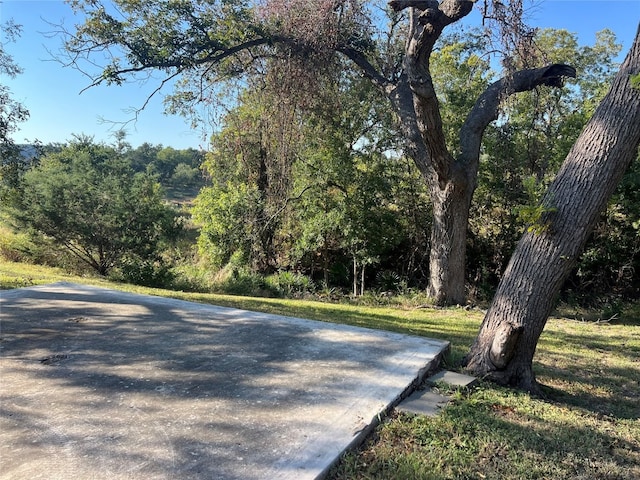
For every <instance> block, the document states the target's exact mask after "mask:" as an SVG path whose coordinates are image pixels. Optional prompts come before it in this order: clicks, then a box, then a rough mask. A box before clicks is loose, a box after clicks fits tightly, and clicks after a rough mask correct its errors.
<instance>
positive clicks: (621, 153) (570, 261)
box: [465, 30, 640, 393]
mask: <svg viewBox="0 0 640 480" xmlns="http://www.w3.org/2000/svg"><path fill="white" fill-rule="evenodd" d="M639 73H640V30H639V31H638V33H637V34H636V39H635V42H634V44H633V46H632V48H631V51H630V52H629V54H628V55H627V58H626V59H625V61H624V63H623V65H622V67H621V69H620V71H619V72H618V74H617V76H616V78H615V80H614V83H613V85H612V87H611V90H610V91H609V92H608V94H607V96H606V97H605V98H604V100H603V101H602V103H601V104H600V106H599V107H598V109H597V110H596V112H595V113H594V115H593V117H592V118H591V120H590V121H589V122H588V123H587V125H586V127H585V128H584V130H583V131H582V133H581V134H580V137H579V138H578V140H577V141H576V143H575V145H574V146H573V148H572V149H571V151H570V152H569V154H568V155H567V158H566V159H565V161H564V163H563V164H562V167H561V168H560V171H559V172H558V174H557V176H556V178H555V180H554V182H553V183H552V185H551V186H550V187H549V191H548V192H547V194H546V196H545V199H544V201H543V205H545V211H544V213H543V215H542V216H541V218H540V219H539V221H538V222H537V224H536V225H535V228H533V229H531V231H530V232H528V233H527V234H525V235H524V236H523V238H522V239H521V240H520V242H519V243H518V246H517V247H516V250H515V252H514V254H513V256H512V258H511V260H510V262H509V265H508V266H507V269H506V271H505V273H504V276H503V278H502V280H501V281H500V285H499V286H498V290H497V292H496V295H495V297H494V299H493V303H492V305H491V307H490V309H489V311H488V312H487V314H486V316H485V318H484V321H483V323H482V325H481V327H480V332H479V333H478V336H477V338H476V340H475V343H474V345H473V346H472V347H471V351H470V352H469V354H468V355H467V357H466V359H465V363H466V368H467V370H468V371H469V372H471V373H473V374H475V375H479V376H483V377H486V378H489V379H492V380H494V381H497V382H498V383H502V384H508V385H512V386H516V387H519V388H522V389H525V390H528V391H532V392H536V393H537V392H538V385H537V383H536V380H535V376H534V374H533V371H532V361H533V355H534V353H535V350H536V345H537V343H538V339H539V338H540V334H541V333H542V330H543V329H544V326H545V324H546V321H547V318H548V316H549V314H550V313H551V310H552V308H553V306H554V303H555V299H556V297H557V295H558V292H559V291H560V288H561V287H562V284H563V283H564V281H565V279H566V278H567V276H568V274H569V273H570V271H571V269H572V267H573V266H574V265H575V263H576V260H577V258H578V255H579V254H580V252H581V251H582V248H583V246H584V244H585V242H586V241H587V238H588V236H589V234H590V233H591V231H592V229H593V226H594V224H595V222H596V221H597V219H598V216H599V214H600V212H601V211H602V209H603V208H604V207H605V206H606V203H607V201H608V199H609V197H610V196H611V194H612V193H613V191H614V190H615V188H616V186H617V185H618V183H619V182H620V179H621V178H622V175H623V174H624V172H625V170H626V169H627V167H628V166H629V164H630V163H631V162H632V161H633V159H634V158H635V157H636V155H637V152H638V145H639V144H640V90H638V89H637V88H634V87H633V86H632V84H631V77H632V75H637V74H639Z"/></svg>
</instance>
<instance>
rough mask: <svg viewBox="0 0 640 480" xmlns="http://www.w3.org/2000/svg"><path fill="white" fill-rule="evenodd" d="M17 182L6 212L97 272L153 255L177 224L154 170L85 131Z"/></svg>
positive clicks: (172, 232) (175, 229)
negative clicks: (140, 169)
mask: <svg viewBox="0 0 640 480" xmlns="http://www.w3.org/2000/svg"><path fill="white" fill-rule="evenodd" d="M22 190H23V193H22V195H21V197H20V198H19V199H16V202H15V204H14V205H13V208H12V210H11V215H12V217H13V220H14V221H15V222H16V223H17V224H18V225H19V226H21V227H23V228H27V229H30V230H31V231H33V232H37V233H38V234H41V235H44V236H45V237H46V238H49V239H52V240H53V241H55V242H56V243H57V244H58V246H59V248H60V249H65V250H66V251H68V252H69V253H71V254H72V255H74V256H75V257H77V258H78V259H79V260H80V261H82V262H84V263H85V264H86V265H88V266H90V267H91V268H93V269H94V270H95V271H96V272H98V273H99V274H101V275H107V274H108V273H109V272H110V271H111V269H112V268H114V267H116V266H121V265H123V262H124V261H125V259H127V258H128V259H129V262H130V263H131V262H132V259H133V258H137V259H139V261H142V262H145V261H149V260H151V259H155V258H157V255H158V251H159V248H161V246H162V244H163V242H166V241H170V240H172V239H173V238H175V236H176V235H177V233H178V232H179V225H178V224H177V223H176V219H175V215H174V212H173V211H172V210H171V209H170V208H169V207H167V206H165V205H164V203H163V197H162V191H161V189H160V185H159V184H158V183H157V181H156V180H155V179H154V177H153V176H151V175H148V174H142V173H137V174H135V173H134V172H133V171H132V169H131V167H130V164H129V162H128V161H127V160H126V159H124V158H123V157H122V156H121V155H120V154H118V153H117V152H116V151H115V150H114V149H112V148H110V147H106V146H104V145H95V144H93V143H92V142H91V141H90V139H86V138H80V139H78V140H77V141H76V143H72V144H71V145H69V146H67V147H65V148H63V149H62V150H61V151H59V152H57V153H51V154H47V155H45V156H44V157H43V158H42V159H41V161H40V163H39V165H37V166H35V167H33V168H32V169H30V170H29V171H28V172H26V173H25V174H24V177H23V180H22ZM133 199H135V200H134V201H132V200H133Z"/></svg>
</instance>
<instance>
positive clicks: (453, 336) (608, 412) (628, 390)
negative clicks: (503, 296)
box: [0, 262, 640, 480]
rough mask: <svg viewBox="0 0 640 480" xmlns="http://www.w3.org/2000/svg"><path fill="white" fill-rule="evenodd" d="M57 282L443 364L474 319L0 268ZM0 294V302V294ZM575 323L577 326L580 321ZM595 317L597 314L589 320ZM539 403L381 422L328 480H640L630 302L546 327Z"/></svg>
mask: <svg viewBox="0 0 640 480" xmlns="http://www.w3.org/2000/svg"><path fill="white" fill-rule="evenodd" d="M54 281H67V282H76V283H85V284H92V285H98V286H104V287H109V288H115V289H121V290H127V291H132V292H138V293H146V294H152V295H162V296H170V297H175V298H181V299H185V300H191V301H197V302H205V303H214V304H217V305H223V306H231V307H237V308H243V309H248V310H258V311H264V312H270V313H276V314H281V315H291V316H297V317H304V318H312V319H316V320H322V321H328V322H338V323H346V324H351V325H359V326H364V327H369V328H377V329H386V330H392V331H396V332H402V333H408V334H412V335H424V336H428V337H432V338H441V339H446V340H449V341H451V343H452V349H451V355H450V358H448V359H447V361H448V363H449V364H450V366H451V367H454V366H455V365H456V363H457V362H458V361H459V360H460V359H461V358H462V357H463V356H464V354H465V353H466V351H467V350H468V348H469V346H470V345H471V343H472V341H473V339H474V337H475V334H476V333H477V330H478V327H479V325H480V322H481V321H482V313H481V312H479V311H476V310H464V309H459V308H452V309H429V308H401V307H395V308H391V307H363V306H354V305H345V304H335V303H322V302H316V301H304V300H282V299H263V298H248V297H234V296H226V295H212V294H195V293H184V292H174V291H168V290H157V289H149V288H143V287H134V286H131V285H123V284H115V283H111V282H107V281H104V280H100V279H96V278H83V277H74V276H70V275H66V274H64V273H62V272H61V271H58V270H55V269H49V268H44V267H35V266H30V265H24V264H16V263H7V262H0V288H4V289H6V288H16V287H21V286H27V285H35V284H43V283H50V282H54ZM0 295H1V293H0ZM585 318H587V317H586V316H585ZM596 318H597V317H596ZM535 369H536V374H537V376H538V380H539V381H540V382H541V383H543V384H544V385H545V386H546V387H545V392H546V395H547V397H546V398H545V399H537V398H532V397H531V396H529V395H527V394H525V393H521V392H516V391H513V390H509V389H504V388H500V387H497V386H495V385H492V384H488V383H481V385H480V387H479V388H477V389H475V390H473V391H472V392H450V393H453V396H454V400H453V402H451V403H450V404H449V405H448V406H447V407H446V408H445V409H444V410H443V411H442V413H441V414H440V415H439V416H438V417H436V418H427V417H414V416H409V415H399V414H392V415H391V416H390V417H389V418H388V419H387V420H386V421H385V422H383V424H382V425H381V426H380V427H379V428H378V429H377V430H376V432H375V434H374V435H373V436H372V438H371V439H370V440H369V441H367V442H366V443H365V444H364V445H363V446H362V447H361V448H360V449H359V450H358V451H356V452H352V453H349V454H347V455H346V456H345V458H344V459H343V460H342V461H341V462H340V463H339V464H338V465H337V466H336V467H335V468H334V469H333V471H332V472H331V474H330V478H332V479H398V480H404V479H535V478H540V479H543V478H544V479H585V480H586V479H638V478H640V383H639V382H640V304H635V305H629V306H627V308H626V309H625V310H624V311H623V313H622V315H620V316H619V317H616V318H615V319H612V320H611V321H609V322H594V321H580V320H578V321H576V320H569V319H560V318H552V319H550V320H549V322H548V324H547V327H546V329H545V332H544V333H543V336H542V338H541V340H540V343H539V345H538V351H537V354H536V358H535Z"/></svg>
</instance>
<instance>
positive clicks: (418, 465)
mask: <svg viewBox="0 0 640 480" xmlns="http://www.w3.org/2000/svg"><path fill="white" fill-rule="evenodd" d="M639 474H640V443H638V442H637V441H635V440H634V438H633V434H632V433H629V432H626V431H622V430H620V429H618V428H616V424H615V423H614V421H613V420H606V419H605V420H600V421H596V422H587V421H584V418H583V416H582V415H581V414H580V413H579V412H575V411H571V410H567V409H563V408H558V407H557V406H554V405H551V404H548V403H545V402H543V401H541V400H536V399H532V398H530V397H529V396H528V395H527V394H524V393H514V392H512V391H509V390H506V389H502V388H499V387H493V386H490V385H486V384H484V385H482V386H481V388H480V389H479V390H477V391H475V392H472V393H470V394H468V395H464V396H463V397H462V398H457V399H456V400H454V401H453V402H452V403H450V404H449V405H448V406H447V407H446V408H445V409H444V410H443V411H442V413H441V414H440V415H439V416H437V417H424V416H415V417H414V416H410V415H404V414H397V415H395V416H394V417H392V418H391V419H389V421H388V422H387V423H386V424H384V425H383V426H381V427H380V428H378V430H377V432H376V437H375V439H373V440H372V441H371V442H369V443H368V444H366V445H365V446H363V448H362V449H361V450H360V451H359V452H354V453H352V454H349V455H347V456H346V457H345V458H344V459H343V460H342V462H341V463H340V464H339V465H337V466H336V468H335V469H334V470H333V471H332V472H331V474H330V476H329V478H330V479H332V480H337V479H352V478H368V479H371V478H379V479H382V478H384V479H387V478H394V479H396V478H397V479H401V478H429V479H431V478H433V479H445V478H456V479H457V478H500V479H530V478H566V479H569V478H618V479H632V478H638V475H639Z"/></svg>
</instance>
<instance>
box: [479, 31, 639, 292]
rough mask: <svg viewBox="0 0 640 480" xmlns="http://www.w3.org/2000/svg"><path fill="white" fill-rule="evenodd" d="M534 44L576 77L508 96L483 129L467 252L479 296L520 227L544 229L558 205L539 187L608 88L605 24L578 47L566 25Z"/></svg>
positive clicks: (610, 69)
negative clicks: (588, 42)
mask: <svg viewBox="0 0 640 480" xmlns="http://www.w3.org/2000/svg"><path fill="white" fill-rule="evenodd" d="M536 45H537V47H538V48H539V55H541V57H542V58H541V61H542V60H543V61H544V62H545V63H551V62H557V63H567V64H570V65H573V66H575V67H576V69H577V70H578V73H577V78H576V79H575V80H568V81H567V84H566V85H565V86H564V88H562V89H555V88H554V89H552V88H548V87H539V88H538V89H536V90H534V91H531V92H523V93H519V94H518V95H515V96H511V97H509V99H508V100H507V101H506V103H505V105H504V108H503V113H502V115H501V118H499V119H498V122H496V124H494V125H493V126H491V127H490V128H489V129H488V130H487V132H486V134H485V138H484V147H483V155H482V157H481V162H480V169H479V173H478V187H477V189H476V193H475V196H474V199H473V204H472V208H471V214H470V235H469V237H470V248H469V252H468V253H469V254H468V259H469V260H468V261H469V265H468V274H469V279H470V281H471V283H472V285H473V293H475V294H476V295H478V296H479V297H481V298H486V297H490V296H491V295H492V292H493V289H494V288H495V286H496V285H497V282H498V279H499V277H500V275H501V274H502V272H503V271H504V268H505V267H506V264H507V261H508V260H509V257H510V255H511V252H512V251H513V249H514V248H515V244H516V242H517V240H518V238H519V237H520V236H521V235H522V233H523V232H524V231H525V230H526V229H530V230H531V231H533V232H536V233H543V232H544V231H546V229H547V228H548V223H549V221H550V218H551V217H552V215H553V212H554V209H555V206H554V205H553V199H546V201H545V202H543V201H542V199H543V198H544V195H543V192H544V191H545V190H546V187H547V186H548V185H549V183H550V182H551V180H552V179H553V177H554V175H555V173H556V171H557V169H558V168H559V166H560V164H561V163H562V161H563V160H564V158H565V157H566V155H567V154H568V152H569V150H570V149H571V147H572V146H573V144H574V142H575V140H576V139H577V137H578V135H579V134H580V131H581V130H582V127H583V126H584V124H585V123H586V121H587V119H588V118H589V116H590V115H591V114H592V113H593V111H594V110H595V108H596V106H597V105H598V103H599V102H600V100H601V99H602V97H603V96H604V94H605V93H606V91H607V89H608V86H609V83H610V81H611V79H612V78H613V74H614V71H615V69H616V64H615V62H614V58H615V55H616V54H617V53H618V52H619V51H620V45H618V44H616V41H615V36H614V35H613V34H612V33H611V32H610V31H607V30H604V31H602V32H599V33H598V34H597V36H596V42H595V45H593V46H579V45H578V42H577V38H576V36H575V34H572V33H569V32H566V31H564V30H542V31H539V32H538V33H537V37H536ZM602 239H603V241H604V237H602ZM629 247H630V244H628V243H627V247H626V248H629ZM573 283H574V284H575V283H576V282H575V281H574V282H573ZM582 286H583V287H587V284H586V283H582ZM581 288H582V287H581Z"/></svg>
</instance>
